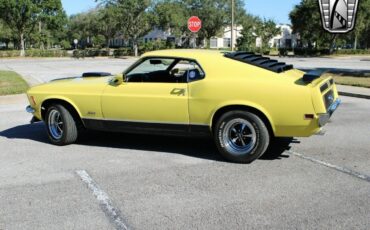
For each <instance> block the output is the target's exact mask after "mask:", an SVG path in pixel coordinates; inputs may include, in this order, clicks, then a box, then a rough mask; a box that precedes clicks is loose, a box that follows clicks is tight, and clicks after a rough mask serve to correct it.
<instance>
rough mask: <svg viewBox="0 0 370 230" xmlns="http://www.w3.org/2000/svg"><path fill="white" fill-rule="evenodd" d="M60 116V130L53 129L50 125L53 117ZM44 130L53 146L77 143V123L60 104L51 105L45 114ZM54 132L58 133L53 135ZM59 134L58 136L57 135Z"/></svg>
mask: <svg viewBox="0 0 370 230" xmlns="http://www.w3.org/2000/svg"><path fill="white" fill-rule="evenodd" d="M56 114H60V121H61V122H62V124H61V126H62V127H61V130H62V131H60V129H56V128H54V126H55V125H53V124H52V123H56V122H52V120H53V117H54V116H56ZM45 124H46V130H47V134H48V137H49V140H50V141H51V143H52V144H54V145H59V146H63V145H69V144H73V143H75V142H76V141H77V138H78V122H77V121H76V120H75V119H74V118H73V116H72V114H71V112H70V111H69V110H68V109H67V108H66V107H64V106H63V105H60V104H54V105H51V106H50V107H49V108H48V109H47V112H46V117H45ZM55 130H57V132H59V133H55ZM57 134H59V135H57Z"/></svg>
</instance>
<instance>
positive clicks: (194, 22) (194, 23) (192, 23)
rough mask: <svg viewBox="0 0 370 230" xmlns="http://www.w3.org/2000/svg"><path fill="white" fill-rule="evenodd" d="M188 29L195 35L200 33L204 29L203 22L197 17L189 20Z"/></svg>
mask: <svg viewBox="0 0 370 230" xmlns="http://www.w3.org/2000/svg"><path fill="white" fill-rule="evenodd" d="M188 28H189V30H190V31H191V32H193V33H196V32H198V31H199V30H200V29H201V28H202V20H200V19H199V18H198V17H197V16H193V17H191V18H189V20H188Z"/></svg>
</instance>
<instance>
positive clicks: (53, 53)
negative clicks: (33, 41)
mask: <svg viewBox="0 0 370 230" xmlns="http://www.w3.org/2000/svg"><path fill="white" fill-rule="evenodd" d="M20 54H21V51H20V50H5V51H0V58H9V57H19V56H20ZM67 56H68V53H67V51H66V50H36V49H32V50H26V57H67Z"/></svg>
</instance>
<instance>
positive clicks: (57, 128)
mask: <svg viewBox="0 0 370 230" xmlns="http://www.w3.org/2000/svg"><path fill="white" fill-rule="evenodd" d="M48 128H49V132H50V135H51V136H52V137H53V138H54V139H55V140H59V139H61V138H62V136H63V130H64V124H63V120H62V116H61V114H60V112H59V111H58V110H55V109H53V110H51V111H50V112H49V117H48Z"/></svg>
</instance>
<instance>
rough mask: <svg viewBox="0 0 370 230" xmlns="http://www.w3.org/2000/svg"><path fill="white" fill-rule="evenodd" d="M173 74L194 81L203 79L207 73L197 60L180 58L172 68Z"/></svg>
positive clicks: (184, 79) (186, 80) (187, 80)
mask: <svg viewBox="0 0 370 230" xmlns="http://www.w3.org/2000/svg"><path fill="white" fill-rule="evenodd" d="M171 72H172V74H173V75H175V76H176V77H178V78H182V79H183V81H184V82H193V81H198V80H202V79H204V77H205V74H204V72H203V70H202V68H200V66H199V65H198V64H197V63H196V62H195V61H189V60H179V61H178V62H177V64H176V65H175V66H174V67H173V69H172V70H171Z"/></svg>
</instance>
